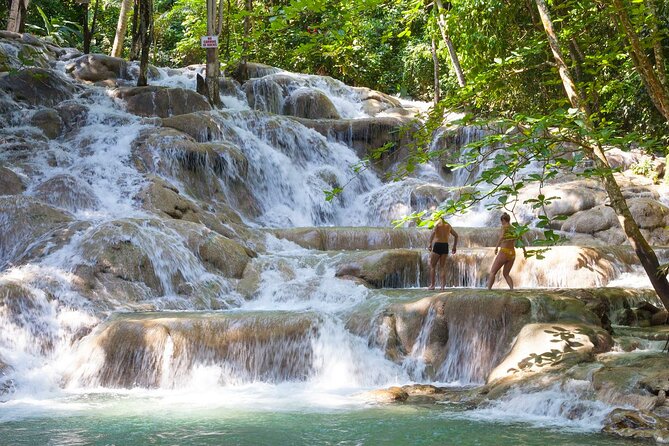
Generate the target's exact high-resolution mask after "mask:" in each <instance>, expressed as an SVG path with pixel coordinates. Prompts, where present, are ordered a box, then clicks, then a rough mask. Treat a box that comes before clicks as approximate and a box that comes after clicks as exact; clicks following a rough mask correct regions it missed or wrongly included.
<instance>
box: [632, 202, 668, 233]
mask: <svg viewBox="0 0 669 446" xmlns="http://www.w3.org/2000/svg"><path fill="white" fill-rule="evenodd" d="M628 204H629V208H630V212H631V213H632V216H633V217H634V220H635V221H636V222H637V224H638V225H639V227H640V228H644V229H655V228H657V227H659V226H669V208H668V207H667V206H665V205H663V204H662V203H660V202H659V201H657V200H654V199H652V198H634V199H630V200H628Z"/></svg>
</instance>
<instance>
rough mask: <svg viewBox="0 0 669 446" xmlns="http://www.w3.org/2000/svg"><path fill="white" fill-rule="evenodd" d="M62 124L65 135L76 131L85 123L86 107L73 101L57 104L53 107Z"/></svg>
mask: <svg viewBox="0 0 669 446" xmlns="http://www.w3.org/2000/svg"><path fill="white" fill-rule="evenodd" d="M54 108H55V109H56V111H57V112H58V115H59V116H60V119H61V121H62V123H63V129H62V131H63V132H65V133H67V132H70V131H72V130H76V129H78V128H79V127H81V126H82V125H84V124H85V123H86V119H87V118H88V107H87V106H86V105H84V104H79V103H77V102H74V101H68V102H64V103H61V104H58V105H56V106H55V107H54Z"/></svg>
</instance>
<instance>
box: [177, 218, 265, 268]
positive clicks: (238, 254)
mask: <svg viewBox="0 0 669 446" xmlns="http://www.w3.org/2000/svg"><path fill="white" fill-rule="evenodd" d="M167 224H168V225H169V226H170V227H172V228H174V229H175V230H176V231H177V232H179V233H180V234H181V235H182V236H183V237H184V238H185V239H186V241H187V245H188V248H189V249H190V250H191V252H193V253H194V254H196V255H197V256H198V257H199V258H200V259H202V260H203V261H204V262H205V263H206V264H208V265H210V266H211V267H213V269H215V270H216V271H217V272H218V273H219V274H222V275H223V276H225V277H228V278H235V279H240V278H241V277H242V276H243V273H244V269H245V268H246V265H247V264H248V263H249V261H250V260H251V258H252V257H255V256H256V253H255V252H253V251H252V250H251V249H249V248H247V247H245V246H243V245H242V244H240V243H238V242H236V241H234V240H231V239H229V238H227V237H224V236H222V235H220V234H218V233H216V232H214V231H211V230H209V229H207V228H203V227H202V226H201V225H199V224H197V223H192V222H188V221H179V220H172V221H169V222H167Z"/></svg>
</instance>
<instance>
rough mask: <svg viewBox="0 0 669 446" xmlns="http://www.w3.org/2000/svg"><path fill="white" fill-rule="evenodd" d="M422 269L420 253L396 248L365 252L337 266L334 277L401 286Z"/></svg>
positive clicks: (383, 286)
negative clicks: (352, 260)
mask: <svg viewBox="0 0 669 446" xmlns="http://www.w3.org/2000/svg"><path fill="white" fill-rule="evenodd" d="M421 269H422V261H421V254H420V253H419V252H416V251H412V250H408V249H396V250H391V251H380V252H375V253H371V254H365V255H363V256H362V257H361V258H359V259H357V261H354V262H350V263H345V264H342V265H339V266H338V267H337V271H336V273H335V276H336V277H348V276H353V277H358V278H360V279H362V280H364V281H365V282H366V283H368V284H369V285H371V286H372V287H375V288H403V287H405V286H407V285H408V284H411V283H415V281H416V277H418V274H419V273H420V271H421Z"/></svg>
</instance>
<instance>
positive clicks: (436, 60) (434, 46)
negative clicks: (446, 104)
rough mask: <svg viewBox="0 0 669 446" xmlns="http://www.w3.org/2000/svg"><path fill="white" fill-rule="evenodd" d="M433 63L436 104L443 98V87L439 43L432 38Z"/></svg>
mask: <svg viewBox="0 0 669 446" xmlns="http://www.w3.org/2000/svg"><path fill="white" fill-rule="evenodd" d="M432 63H433V64H434V104H435V105H437V103H439V101H440V100H441V89H440V88H439V57H437V43H436V42H435V40H434V37H433V38H432Z"/></svg>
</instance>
